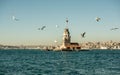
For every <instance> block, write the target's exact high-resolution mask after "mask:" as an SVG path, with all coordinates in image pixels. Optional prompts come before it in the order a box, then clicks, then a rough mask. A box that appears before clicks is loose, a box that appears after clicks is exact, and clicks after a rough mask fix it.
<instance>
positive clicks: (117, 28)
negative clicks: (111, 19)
mask: <svg viewBox="0 0 120 75" xmlns="http://www.w3.org/2000/svg"><path fill="white" fill-rule="evenodd" d="M117 29H119V28H111V29H110V30H117Z"/></svg>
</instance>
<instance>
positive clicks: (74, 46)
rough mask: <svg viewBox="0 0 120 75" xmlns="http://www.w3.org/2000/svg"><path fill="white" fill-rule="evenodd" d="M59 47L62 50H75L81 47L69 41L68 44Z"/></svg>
mask: <svg viewBox="0 0 120 75" xmlns="http://www.w3.org/2000/svg"><path fill="white" fill-rule="evenodd" d="M60 49H61V50H62V51H77V50H80V49H81V47H80V46H79V44H78V43H70V44H67V45H62V46H61V47H60Z"/></svg>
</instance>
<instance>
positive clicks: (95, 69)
mask: <svg viewBox="0 0 120 75" xmlns="http://www.w3.org/2000/svg"><path fill="white" fill-rule="evenodd" d="M0 75H120V50H90V51H44V50H34V49H25V50H24V49H13V50H12V49H9V50H2V49H1V50H0Z"/></svg>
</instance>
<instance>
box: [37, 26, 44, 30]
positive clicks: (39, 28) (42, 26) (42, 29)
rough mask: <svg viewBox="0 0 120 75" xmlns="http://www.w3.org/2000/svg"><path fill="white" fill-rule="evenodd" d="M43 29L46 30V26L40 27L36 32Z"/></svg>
mask: <svg viewBox="0 0 120 75" xmlns="http://www.w3.org/2000/svg"><path fill="white" fill-rule="evenodd" d="M44 28H46V26H42V27H41V28H38V30H43V29H44Z"/></svg>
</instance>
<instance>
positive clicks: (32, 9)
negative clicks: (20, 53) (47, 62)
mask: <svg viewBox="0 0 120 75" xmlns="http://www.w3.org/2000/svg"><path fill="white" fill-rule="evenodd" d="M13 16H14V17H15V18H16V19H18V21H17V20H13V18H12V17H13ZM96 17H100V18H101V20H100V21H99V22H97V21H96V20H95V18H96ZM66 18H68V20H69V22H68V28H69V31H70V35H71V40H72V42H78V43H81V42H87V41H90V42H95V41H110V40H113V41H117V42H118V41H120V34H119V33H120V0H0V44H4V45H56V44H61V43H62V36H63V32H64V29H65V27H66ZM56 25H58V26H59V27H56ZM42 26H46V28H45V29H44V30H38V28H41V27H42ZM111 28H119V29H117V30H113V31H111V30H110V29H111ZM83 32H86V34H85V38H81V34H82V33H83ZM55 40H56V41H57V43H55V42H54V41H55Z"/></svg>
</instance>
